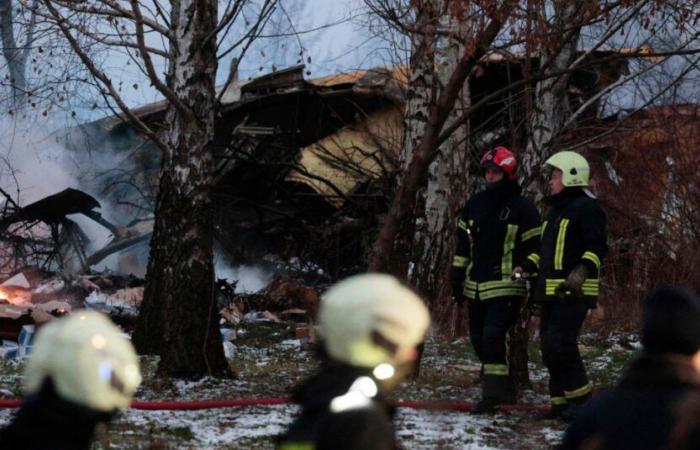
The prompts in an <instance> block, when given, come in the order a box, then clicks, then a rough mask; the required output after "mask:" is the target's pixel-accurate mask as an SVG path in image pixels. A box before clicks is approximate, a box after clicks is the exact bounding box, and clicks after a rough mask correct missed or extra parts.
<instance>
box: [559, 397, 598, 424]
mask: <svg viewBox="0 0 700 450" xmlns="http://www.w3.org/2000/svg"><path fill="white" fill-rule="evenodd" d="M590 399H591V394H590V393H588V394H586V395H582V396H581V397H576V398H570V399H568V405H567V407H566V409H565V410H564V411H562V413H561V416H560V417H561V420H563V421H564V422H573V421H574V420H575V419H576V416H578V415H579V413H580V412H581V409H582V408H583V405H584V404H585V403H586V402H587V401H588V400H590Z"/></svg>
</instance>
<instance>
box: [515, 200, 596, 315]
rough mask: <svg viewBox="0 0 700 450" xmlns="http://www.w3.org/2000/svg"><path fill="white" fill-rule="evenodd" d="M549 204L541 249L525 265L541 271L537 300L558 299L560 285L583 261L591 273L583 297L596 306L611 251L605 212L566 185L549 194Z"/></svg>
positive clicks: (592, 305) (529, 268)
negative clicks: (602, 267) (601, 274)
mask: <svg viewBox="0 0 700 450" xmlns="http://www.w3.org/2000/svg"><path fill="white" fill-rule="evenodd" d="M547 203H548V204H549V205H550V209H549V212H548V213H547V216H546V218H545V221H544V222H543V223H542V243H541V246H540V251H539V252H538V253H533V254H531V255H529V256H528V257H527V262H526V263H525V264H524V266H523V267H524V269H525V270H526V271H527V272H530V273H535V272H538V277H537V283H536V287H535V295H534V297H535V300H537V301H543V300H556V299H558V297H556V295H555V290H556V288H557V286H559V284H561V283H562V282H564V281H565V280H566V277H567V276H568V275H569V273H570V272H571V271H572V269H574V268H575V267H576V266H578V265H579V264H583V265H584V266H585V267H586V269H587V272H588V277H587V278H586V280H585V281H584V282H583V286H582V291H583V297H584V300H585V302H586V304H587V305H588V306H589V307H591V308H594V307H595V306H596V301H597V299H598V290H599V286H600V281H599V272H600V264H601V260H602V259H603V257H604V256H605V254H606V253H607V251H608V246H607V244H606V231H605V213H603V211H602V210H601V209H600V207H599V206H598V202H597V201H596V200H595V199H594V198H592V197H591V196H590V195H589V194H588V193H587V192H586V191H584V190H583V189H581V188H579V187H568V188H565V189H564V190H563V191H562V192H560V193H559V194H556V195H552V196H550V197H548V198H547ZM568 297H569V296H567V298H568Z"/></svg>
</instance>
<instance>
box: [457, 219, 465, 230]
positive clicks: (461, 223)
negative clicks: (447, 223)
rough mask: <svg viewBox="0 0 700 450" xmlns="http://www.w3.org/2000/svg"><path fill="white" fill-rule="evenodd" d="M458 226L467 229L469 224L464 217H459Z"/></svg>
mask: <svg viewBox="0 0 700 450" xmlns="http://www.w3.org/2000/svg"><path fill="white" fill-rule="evenodd" d="M457 228H459V229H460V230H464V231H467V224H466V222H464V221H463V220H462V219H459V222H457Z"/></svg>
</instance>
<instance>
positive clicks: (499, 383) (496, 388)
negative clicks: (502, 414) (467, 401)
mask: <svg viewBox="0 0 700 450" xmlns="http://www.w3.org/2000/svg"><path fill="white" fill-rule="evenodd" d="M514 392H515V391H514V389H513V386H512V382H511V379H510V377H507V376H495V375H484V376H483V378H482V382H481V400H480V401H479V402H478V403H477V404H476V405H474V407H473V408H472V411H471V412H472V414H493V413H495V412H498V411H499V409H500V406H501V405H508V404H512V403H515V395H514Z"/></svg>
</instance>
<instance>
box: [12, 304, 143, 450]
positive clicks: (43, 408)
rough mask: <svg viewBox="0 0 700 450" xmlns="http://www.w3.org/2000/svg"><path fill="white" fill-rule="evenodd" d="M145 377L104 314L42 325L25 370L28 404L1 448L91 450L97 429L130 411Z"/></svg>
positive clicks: (89, 313)
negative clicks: (131, 402)
mask: <svg viewBox="0 0 700 450" xmlns="http://www.w3.org/2000/svg"><path fill="white" fill-rule="evenodd" d="M140 383H141V372H140V370H139V366H138V360H137V358H136V353H135V352H134V349H133V347H132V345H131V342H130V341H129V339H128V338H127V337H125V336H124V334H123V333H122V332H121V330H120V329H119V328H118V327H116V326H115V325H114V324H112V322H111V321H110V320H109V319H108V318H107V317H106V316H104V315H102V314H100V313H97V312H92V311H76V312H75V313H73V314H71V315H70V316H66V317H63V318H60V319H56V320H54V321H52V322H50V323H48V324H47V325H44V326H43V327H42V328H41V329H40V330H39V332H38V333H37V337H36V341H35V343H34V353H33V354H32V356H31V357H30V358H29V361H28V363H27V367H26V370H25V380H24V391H25V395H26V396H25V400H24V402H23V403H22V406H21V407H20V409H19V410H18V411H17V413H16V414H15V416H14V418H13V420H12V422H11V423H10V425H8V426H7V427H6V428H5V429H3V430H2V433H1V434H0V448H3V449H18V450H19V449H23V450H49V449H51V450H67V449H71V450H80V449H89V448H90V445H91V442H92V439H93V434H94V430H95V427H96V425H97V424H98V423H100V422H107V421H109V420H110V419H111V418H112V417H113V416H114V415H115V413H116V412H117V411H118V410H120V409H123V408H126V407H127V406H129V403H130V401H131V398H132V396H133V394H134V392H135V391H136V388H137V387H138V386H139V384H140Z"/></svg>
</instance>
